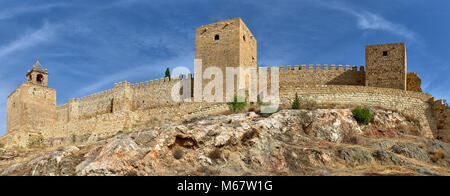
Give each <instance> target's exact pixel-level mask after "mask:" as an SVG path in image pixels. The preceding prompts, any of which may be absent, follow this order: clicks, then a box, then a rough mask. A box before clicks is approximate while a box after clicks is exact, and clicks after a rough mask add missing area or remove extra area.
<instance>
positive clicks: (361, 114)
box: [352, 106, 372, 125]
mask: <svg viewBox="0 0 450 196" xmlns="http://www.w3.org/2000/svg"><path fill="white" fill-rule="evenodd" d="M352 113H353V118H355V120H356V121H357V122H359V123H362V124H365V125H367V124H369V122H370V121H371V120H372V114H370V110H369V109H367V108H361V107H359V106H358V107H356V108H355V109H353V110H352Z"/></svg>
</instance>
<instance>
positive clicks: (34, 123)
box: [0, 18, 450, 147]
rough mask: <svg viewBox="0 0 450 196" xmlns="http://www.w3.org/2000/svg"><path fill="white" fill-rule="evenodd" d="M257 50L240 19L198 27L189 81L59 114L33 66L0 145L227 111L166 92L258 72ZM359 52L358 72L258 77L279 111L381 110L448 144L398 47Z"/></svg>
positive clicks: (441, 106) (314, 69) (149, 84)
mask: <svg viewBox="0 0 450 196" xmlns="http://www.w3.org/2000/svg"><path fill="white" fill-rule="evenodd" d="M256 48H257V41H256V38H255V37H254V36H253V34H252V33H251V32H250V30H249V29H248V28H247V26H246V25H245V24H244V22H243V21H242V20H241V19H240V18H236V19H231V20H226V21H221V22H218V23H214V24H210V25H206V26H202V27H199V28H197V29H196V41H195V57H196V59H202V62H203V63H202V67H201V68H199V67H196V68H195V70H196V71H195V72H194V75H191V74H188V75H183V76H176V77H173V78H171V79H170V80H169V78H160V79H155V80H151V81H145V82H140V83H134V84H131V83H130V82H127V81H123V82H119V83H116V84H114V86H113V88H112V89H110V90H107V91H103V92H98V93H95V94H92V95H88V96H85V97H81V98H76V99H75V98H72V99H69V100H68V102H67V104H64V105H60V106H57V105H56V90H54V89H51V88H48V77H49V72H48V71H47V70H46V69H45V70H44V69H43V68H42V66H41V64H40V63H39V62H36V64H35V65H34V66H33V69H32V70H30V71H28V72H27V74H26V78H27V79H26V82H24V83H23V84H21V85H20V86H19V87H18V88H17V89H16V90H15V91H14V92H13V93H11V95H10V96H8V105H7V107H8V109H7V112H8V114H7V134H6V135H5V136H3V137H1V138H0V143H2V144H4V145H5V146H7V147H9V146H27V145H29V144H30V142H33V141H36V140H39V141H40V142H43V143H44V144H47V145H62V144H67V143H74V142H89V141H95V140H97V139H99V138H102V137H108V136H111V135H114V134H116V133H117V132H120V131H127V130H133V129H136V128H139V127H145V126H147V125H149V124H151V123H154V122H168V121H176V120H183V119H188V118H191V117H195V116H199V115H203V114H215V113H220V112H223V111H226V110H227V106H226V104H224V103H208V102H181V103H179V102H175V101H174V100H172V98H171V93H172V89H173V87H174V85H176V84H177V83H179V82H185V83H189V84H190V86H191V89H189V90H190V91H189V92H194V91H195V89H201V88H202V87H205V85H207V83H208V82H209V80H208V78H207V79H206V80H203V82H201V83H195V82H194V77H202V75H198V74H197V70H200V71H202V72H204V71H205V69H206V68H208V67H212V66H214V67H218V68H219V69H221V70H222V71H223V73H226V71H225V68H226V67H243V68H257V61H256V59H257V56H256V51H257V50H256ZM365 52H366V65H365V67H364V66H357V65H353V66H350V65H336V64H324V65H320V64H317V65H313V64H309V65H306V64H302V65H286V66H274V67H259V68H257V69H258V72H267V73H270V72H271V71H273V69H277V70H279V92H280V95H279V96H280V100H281V103H282V106H283V107H287V106H288V105H290V102H291V101H292V99H293V98H294V96H295V94H296V93H297V94H298V95H299V97H300V98H301V100H302V103H314V104H316V105H319V106H328V107H329V106H333V107H350V106H356V105H362V106H367V107H375V108H384V109H388V110H393V111H398V112H400V113H402V114H403V115H405V116H407V117H408V118H410V119H411V120H414V121H416V122H418V124H419V125H420V132H419V133H416V134H417V135H421V136H425V137H435V138H441V139H443V140H446V141H448V140H449V136H448V132H449V131H448V130H449V129H450V128H449V127H450V109H449V107H448V106H447V105H446V103H445V101H442V100H439V101H436V100H435V99H434V97H433V96H432V95H430V94H425V93H422V90H421V87H420V85H421V80H420V78H419V76H418V74H417V73H408V72H407V61H406V47H405V44H404V43H395V44H379V45H371V46H367V47H366V51H365ZM268 75H269V76H270V74H268ZM242 78H243V79H244V80H243V82H241V83H239V86H237V87H238V88H236V89H241V88H244V89H245V88H248V87H249V78H248V76H245V75H242ZM209 79H211V78H209ZM224 83H225V82H224ZM269 89H270V88H269ZM183 90H188V89H183ZM258 90H259V91H261V89H258ZM259 91H258V92H259ZM189 97H193V93H192V94H191V95H190V96H189Z"/></svg>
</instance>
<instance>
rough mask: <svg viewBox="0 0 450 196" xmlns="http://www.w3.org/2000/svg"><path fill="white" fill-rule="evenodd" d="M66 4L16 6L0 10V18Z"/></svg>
mask: <svg viewBox="0 0 450 196" xmlns="http://www.w3.org/2000/svg"><path fill="white" fill-rule="evenodd" d="M65 6H67V4H61V3H58V4H49V5H39V6H23V7H16V8H11V9H9V8H7V9H3V10H1V11H0V20H5V19H9V18H12V17H15V16H18V15H22V14H28V13H36V12H42V11H47V10H50V9H53V8H58V7H65Z"/></svg>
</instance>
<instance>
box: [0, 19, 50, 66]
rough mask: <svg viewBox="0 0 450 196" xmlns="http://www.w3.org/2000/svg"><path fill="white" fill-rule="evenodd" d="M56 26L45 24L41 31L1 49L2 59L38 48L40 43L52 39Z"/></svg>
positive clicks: (30, 33)
mask: <svg viewBox="0 0 450 196" xmlns="http://www.w3.org/2000/svg"><path fill="white" fill-rule="evenodd" d="M55 28H56V26H54V25H50V24H48V23H45V24H44V25H43V26H42V27H41V28H40V29H38V30H36V31H33V32H29V33H26V34H25V35H23V36H21V37H20V38H18V39H16V40H14V41H12V42H10V43H9V44H7V45H5V46H1V47H0V59H2V58H3V57H5V56H6V55H9V54H11V53H13V52H16V51H20V50H24V49H27V48H29V47H32V46H36V45H37V44H38V43H41V42H44V41H47V40H49V39H51V38H52V37H53V35H54V33H55Z"/></svg>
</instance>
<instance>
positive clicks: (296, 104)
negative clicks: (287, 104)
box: [292, 93, 300, 110]
mask: <svg viewBox="0 0 450 196" xmlns="http://www.w3.org/2000/svg"><path fill="white" fill-rule="evenodd" d="M292 109H294V110H299V109H300V98H298V94H297V93H295V98H294V101H293V102H292Z"/></svg>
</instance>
